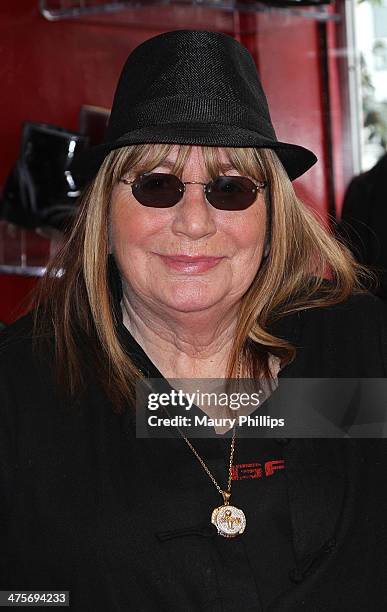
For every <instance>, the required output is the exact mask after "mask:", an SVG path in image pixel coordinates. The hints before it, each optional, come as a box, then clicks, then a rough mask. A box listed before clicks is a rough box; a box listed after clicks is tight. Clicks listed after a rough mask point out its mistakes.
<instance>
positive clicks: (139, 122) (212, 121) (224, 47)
mask: <svg viewBox="0 0 387 612" xmlns="http://www.w3.org/2000/svg"><path fill="white" fill-rule="evenodd" d="M141 143H173V144H192V145H209V146H219V147H259V148H270V149H273V150H275V152H276V154H277V155H278V157H279V159H280V160H281V162H282V164H283V166H284V168H285V170H286V171H287V173H288V175H289V177H290V179H292V180H293V179H295V178H297V177H298V176H300V175H301V174H303V173H304V172H306V171H307V170H308V169H309V168H310V167H311V166H312V165H313V164H314V163H315V162H316V161H317V158H316V156H315V155H314V153H312V152H311V151H309V150H308V149H305V148H304V147H302V146H299V145H295V144H290V143H287V142H280V141H279V140H277V136H276V134H275V131H274V128H273V125H272V122H271V118H270V113H269V108H268V105H267V100H266V96H265V93H264V91H263V89H262V85H261V82H260V79H259V76H258V74H257V70H256V67H255V64H254V60H253V58H252V56H251V55H250V53H249V52H248V50H247V49H246V48H245V47H244V46H243V45H241V44H240V43H239V42H238V41H236V40H235V39H234V38H232V37H231V36H228V35H227V34H222V33H219V32H209V31H206V30H174V31H172V32H165V33H163V34H159V35H157V36H155V37H153V38H150V39H148V40H146V41H145V42H143V43H142V44H140V45H139V46H138V47H136V48H135V49H134V50H133V51H132V53H131V54H130V55H129V57H128V59H127V61H126V63H125V65H124V68H123V70H122V73H121V76H120V79H119V82H118V85H117V89H116V93H115V96H114V101H113V107H112V111H111V115H110V119H109V123H108V127H107V131H106V135H105V139H104V142H103V143H102V144H100V145H98V146H96V147H93V148H90V149H89V150H88V151H87V153H85V154H84V155H83V158H82V159H80V160H79V162H78V164H77V171H78V172H79V173H80V175H81V176H82V177H83V179H84V180H89V179H91V178H92V177H93V176H94V175H95V174H96V172H97V171H98V169H99V167H100V165H101V163H102V161H103V160H104V158H105V156H106V155H107V154H108V153H109V152H110V151H112V150H113V149H117V148H120V147H125V146H127V145H132V144H141Z"/></svg>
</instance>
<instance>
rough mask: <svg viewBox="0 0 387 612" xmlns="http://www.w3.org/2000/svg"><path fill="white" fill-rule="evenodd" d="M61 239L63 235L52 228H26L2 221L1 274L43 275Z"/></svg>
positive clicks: (0, 237) (0, 243)
mask: <svg viewBox="0 0 387 612" xmlns="http://www.w3.org/2000/svg"><path fill="white" fill-rule="evenodd" d="M61 240H62V234H61V233H60V232H58V231H56V230H51V229H50V228H44V229H41V228H37V229H25V228H23V227H18V226H16V225H13V224H12V223H8V222H7V221H0V274H17V275H19V276H43V275H44V273H45V271H46V265H47V263H48V261H49V259H50V257H52V255H54V253H56V251H57V249H58V248H59V247H60V245H61Z"/></svg>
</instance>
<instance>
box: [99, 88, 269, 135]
mask: <svg viewBox="0 0 387 612" xmlns="http://www.w3.org/2000/svg"><path fill="white" fill-rule="evenodd" d="M220 117H221V119H222V121H221V123H223V124H225V125H232V126H235V127H240V128H243V129H247V130H252V131H254V132H258V133H260V134H261V135H262V136H263V137H266V138H269V139H270V140H277V137H276V134H275V131H274V128H273V126H272V124H271V123H270V122H269V121H267V120H265V118H264V117H263V116H262V114H259V113H258V112H257V111H256V110H255V109H252V108H250V107H248V106H244V105H241V104H240V103H236V102H235V101H233V100H223V99H219V98H216V99H208V98H187V97H186V96H185V97H177V96H170V97H165V98H162V99H161V100H160V99H157V100H154V101H152V102H150V103H148V104H142V105H139V106H135V107H131V108H128V109H127V111H125V110H124V109H122V108H120V124H121V125H120V127H121V129H120V132H119V133H118V130H117V129H114V128H113V126H114V124H115V121H114V117H111V119H110V125H111V126H112V127H111V129H108V131H107V134H106V138H105V139H106V141H111V140H116V139H118V138H120V137H122V136H123V135H124V134H125V133H128V132H131V131H134V130H138V129H141V128H149V126H151V125H153V126H157V125H161V124H163V125H166V124H172V125H173V124H182V123H190V122H192V123H201V124H204V125H209V126H210V125H212V124H216V123H219V118H220ZM117 123H118V122H117ZM124 125H125V128H123V126H124Z"/></svg>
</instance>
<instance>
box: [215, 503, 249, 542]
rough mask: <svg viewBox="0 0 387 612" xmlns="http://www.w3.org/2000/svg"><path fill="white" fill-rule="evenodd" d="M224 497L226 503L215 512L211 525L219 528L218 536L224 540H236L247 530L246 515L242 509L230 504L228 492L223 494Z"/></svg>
mask: <svg viewBox="0 0 387 612" xmlns="http://www.w3.org/2000/svg"><path fill="white" fill-rule="evenodd" d="M223 497H224V501H225V503H224V504H223V506H219V507H218V508H215V509H214V510H213V512H212V515H211V523H212V524H213V525H215V527H216V528H217V530H218V535H221V536H223V537H224V538H235V536H237V535H240V534H242V533H243V532H244V530H245V527H246V517H245V513H244V512H243V510H241V509H240V508H236V507H235V506H230V504H229V503H228V500H229V498H230V495H229V494H228V493H227V492H223Z"/></svg>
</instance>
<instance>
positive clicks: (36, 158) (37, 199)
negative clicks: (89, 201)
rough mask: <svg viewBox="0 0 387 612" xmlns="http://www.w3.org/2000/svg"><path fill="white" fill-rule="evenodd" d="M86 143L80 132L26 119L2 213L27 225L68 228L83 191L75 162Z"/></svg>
mask: <svg viewBox="0 0 387 612" xmlns="http://www.w3.org/2000/svg"><path fill="white" fill-rule="evenodd" d="M87 144H88V140H87V138H86V137H85V136H82V135H81V134H79V133H77V132H70V131H68V130H66V129H64V128H61V127H57V126H54V125H49V124H46V123H35V122H31V121H25V122H24V123H23V127H22V136H21V143H20V154H19V159H18V160H17V161H16V163H15V166H14V167H13V169H12V171H11V173H10V175H9V176H8V179H7V181H6V183H5V186H4V190H3V195H2V200H1V205H0V217H2V218H3V219H6V220H7V221H9V222H11V223H14V224H15V225H19V226H22V227H27V228H36V227H45V226H48V227H54V228H56V229H59V230H63V229H65V228H66V227H67V226H68V224H69V223H70V221H71V220H72V218H73V217H74V214H75V211H76V208H77V198H78V196H79V195H80V191H81V185H79V184H78V183H77V182H76V178H74V176H73V174H72V170H71V168H72V164H73V162H74V159H76V157H77V156H78V154H79V153H80V152H81V151H84V150H85V149H86V147H87Z"/></svg>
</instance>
